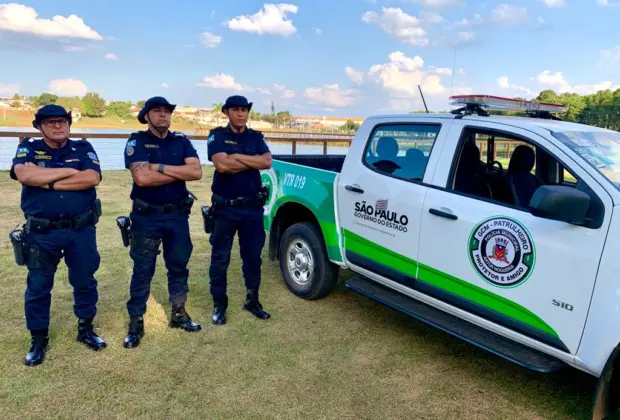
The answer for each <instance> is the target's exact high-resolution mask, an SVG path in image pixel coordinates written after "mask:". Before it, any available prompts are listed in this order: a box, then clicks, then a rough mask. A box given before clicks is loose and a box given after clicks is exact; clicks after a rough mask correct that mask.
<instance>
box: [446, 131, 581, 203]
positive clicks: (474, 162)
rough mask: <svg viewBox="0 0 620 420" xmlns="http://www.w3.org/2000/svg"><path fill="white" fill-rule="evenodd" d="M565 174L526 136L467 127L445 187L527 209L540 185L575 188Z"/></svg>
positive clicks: (555, 162)
mask: <svg viewBox="0 0 620 420" xmlns="http://www.w3.org/2000/svg"><path fill="white" fill-rule="evenodd" d="M481 149H482V150H484V151H485V153H484V155H483V154H482V153H481ZM567 174H568V172H567V170H566V169H564V168H563V166H562V165H561V164H560V162H558V161H557V159H555V158H554V157H553V156H552V155H550V154H549V153H547V152H546V151H545V150H543V149H542V148H540V147H537V146H536V145H535V144H534V143H533V142H530V141H528V140H527V139H523V138H519V137H516V136H513V135H511V134H508V133H502V132H495V131H493V130H487V129H483V128H479V127H467V128H465V129H464V131H463V135H462V137H461V141H460V144H459V148H457V153H456V156H455V159H454V162H453V167H452V176H451V178H450V180H449V183H448V188H449V189H451V190H454V191H458V192H461V193H464V194H468V195H473V196H477V197H480V198H484V199H487V200H491V201H495V202H498V203H501V204H508V205H511V206H517V207H521V208H524V209H528V207H529V202H530V199H531V198H532V196H533V195H534V192H535V191H536V189H537V188H538V187H540V186H542V185H557V184H560V183H563V184H564V185H569V186H575V187H576V185H577V182H576V179H575V178H573V177H571V178H568V177H567ZM567 178H568V179H567ZM564 181H569V182H564Z"/></svg>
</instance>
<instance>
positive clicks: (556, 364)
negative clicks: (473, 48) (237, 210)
mask: <svg viewBox="0 0 620 420" xmlns="http://www.w3.org/2000/svg"><path fill="white" fill-rule="evenodd" d="M453 100H454V101H455V102H461V103H462V104H463V105H464V106H463V107H462V108H461V109H459V110H455V111H453V112H452V113H451V114H406V115H385V116H374V117H371V118H368V119H367V120H365V122H364V123H363V124H362V126H361V127H360V129H359V131H358V132H357V134H356V135H355V137H354V139H353V140H352V142H351V145H350V148H349V150H348V153H347V154H346V156H345V155H342V156H333V155H326V156H308V155H305V156H303V155H302V156H299V155H297V156H291V155H289V156H274V161H273V168H272V169H271V170H269V171H264V172H263V174H262V177H263V183H264V184H265V185H268V186H270V190H271V194H270V197H269V200H268V202H267V203H266V205H265V215H264V223H265V228H266V230H267V231H268V232H269V250H270V258H271V259H272V260H275V259H278V258H279V261H280V265H281V271H282V275H283V279H284V281H285V283H286V285H287V286H288V287H289V289H290V290H291V291H292V292H293V293H294V294H296V295H297V296H300V297H303V298H306V299H317V298H321V297H324V296H326V295H327V294H328V293H329V292H330V291H331V290H332V288H333V286H334V284H335V282H336V281H337V277H338V271H339V269H349V270H351V271H353V272H354V273H356V275H355V276H353V277H352V278H351V279H350V280H348V281H347V284H346V285H347V287H349V288H350V289H352V290H354V291H356V292H359V293H361V294H363V295H365V296H368V297H369V298H372V299H375V300H377V301H379V302H381V303H384V304H386V305H389V306H390V307H392V308H395V309H397V310H400V311H402V312H404V313H407V314H409V315H411V316H413V317H415V318H418V319H420V320H422V321H424V322H427V323H429V324H431V325H434V326H436V327H438V328H440V329H442V330H444V331H446V332H448V333H450V334H453V335H456V336H458V337H460V338H462V339H464V340H466V341H468V342H470V343H472V344H474V345H477V346H480V347H482V348H484V349H486V350H488V351H491V352H493V353H495V354H496V355H499V356H501V357H504V358H506V359H509V360H511V361H513V362H516V363H518V364H520V365H522V366H525V367H527V368H530V369H534V370H537V371H541V372H550V371H554V370H557V369H561V368H563V367H567V366H572V367H574V368H577V369H580V370H582V371H585V372H587V373H589V374H591V375H594V376H596V377H598V378H600V380H599V384H598V387H597V390H596V395H595V397H594V404H593V410H592V418H593V419H603V418H607V416H608V415H609V414H610V413H613V412H616V411H617V410H618V403H619V402H620V369H618V367H620V358H619V357H617V355H618V352H619V349H620V346H619V344H620V214H619V208H618V205H619V204H620V133H618V132H616V131H611V130H606V129H602V128H597V127H591V126H586V125H580V124H573V123H568V122H563V121H558V120H557V119H556V118H554V117H551V114H550V113H549V111H550V112H553V111H554V108H553V106H551V105H546V104H535V103H524V102H518V101H513V102H514V103H512V105H514V106H512V108H517V109H519V108H525V109H529V110H530V111H531V110H532V109H537V110H538V111H537V112H536V114H537V115H536V116H535V117H532V116H530V117H526V118H520V117H506V116H490V115H488V114H487V113H486V112H485V105H488V104H489V103H491V104H496V105H497V104H499V105H504V106H505V105H506V104H507V105H511V102H510V101H511V100H509V99H501V98H493V97H487V96H468V97H453ZM502 101H503V102H505V103H503V104H502ZM545 107H546V108H545ZM508 108H510V106H508ZM545 109H547V111H545Z"/></svg>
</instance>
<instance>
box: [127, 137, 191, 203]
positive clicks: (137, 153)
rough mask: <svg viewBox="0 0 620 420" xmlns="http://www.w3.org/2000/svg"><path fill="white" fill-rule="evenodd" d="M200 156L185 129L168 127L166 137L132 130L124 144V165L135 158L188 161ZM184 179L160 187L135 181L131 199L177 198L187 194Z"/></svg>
mask: <svg viewBox="0 0 620 420" xmlns="http://www.w3.org/2000/svg"><path fill="white" fill-rule="evenodd" d="M189 157H195V158H197V157H198V153H197V152H196V149H195V148H194V146H193V145H192V142H191V141H190V140H189V139H188V138H187V137H186V136H185V134H183V133H177V132H173V131H169V132H168V135H167V136H166V137H165V138H163V139H162V138H161V137H157V136H156V135H154V134H153V133H151V132H150V131H149V130H147V131H138V132H137V133H133V134H132V135H131V137H130V138H129V140H128V141H127V145H126V146H125V167H126V168H127V169H129V166H130V165H131V164H132V163H134V162H149V163H163V164H164V165H174V166H181V165H185V158H189ZM187 194H188V191H187V186H186V183H185V181H180V180H179V181H174V182H171V183H169V184H165V185H160V186H159V187H140V186H138V185H136V183H135V182H134V184H133V188H132V190H131V199H132V200H134V199H136V198H139V199H140V200H144V201H146V202H147V203H151V204H165V203H174V202H178V201H180V200H182V199H184V198H186V197H187Z"/></svg>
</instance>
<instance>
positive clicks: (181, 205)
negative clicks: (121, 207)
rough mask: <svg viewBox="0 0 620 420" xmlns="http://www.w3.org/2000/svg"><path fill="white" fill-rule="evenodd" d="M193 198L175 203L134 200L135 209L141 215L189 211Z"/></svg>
mask: <svg viewBox="0 0 620 420" xmlns="http://www.w3.org/2000/svg"><path fill="white" fill-rule="evenodd" d="M192 201H193V200H191V199H189V200H181V201H178V202H173V203H164V204H152V203H147V202H146V201H144V200H140V199H139V198H136V199H134V200H133V207H132V208H133V211H135V212H136V213H138V214H141V215H149V214H167V213H175V212H179V211H180V212H184V211H188V209H189V208H191V204H192V203H191V202H192Z"/></svg>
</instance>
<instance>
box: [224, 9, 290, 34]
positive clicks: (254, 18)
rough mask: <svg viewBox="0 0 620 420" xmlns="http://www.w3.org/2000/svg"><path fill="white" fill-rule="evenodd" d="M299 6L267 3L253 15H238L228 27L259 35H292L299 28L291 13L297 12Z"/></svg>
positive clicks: (230, 21) (229, 22)
mask: <svg viewBox="0 0 620 420" xmlns="http://www.w3.org/2000/svg"><path fill="white" fill-rule="evenodd" d="M298 9H299V8H298V7H297V6H296V5H294V4H287V3H280V4H265V5H264V6H263V9H261V10H259V11H258V12H256V13H254V14H253V15H251V16H245V15H242V16H237V17H235V18H233V19H231V20H229V21H228V22H227V23H228V28H229V29H232V30H233V31H244V32H250V33H256V34H259V35H264V34H271V35H281V36H290V35H292V34H294V33H295V32H297V28H296V27H295V26H294V25H293V22H292V21H291V20H290V19H287V15H288V14H289V13H293V14H296V13H297V11H298Z"/></svg>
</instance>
